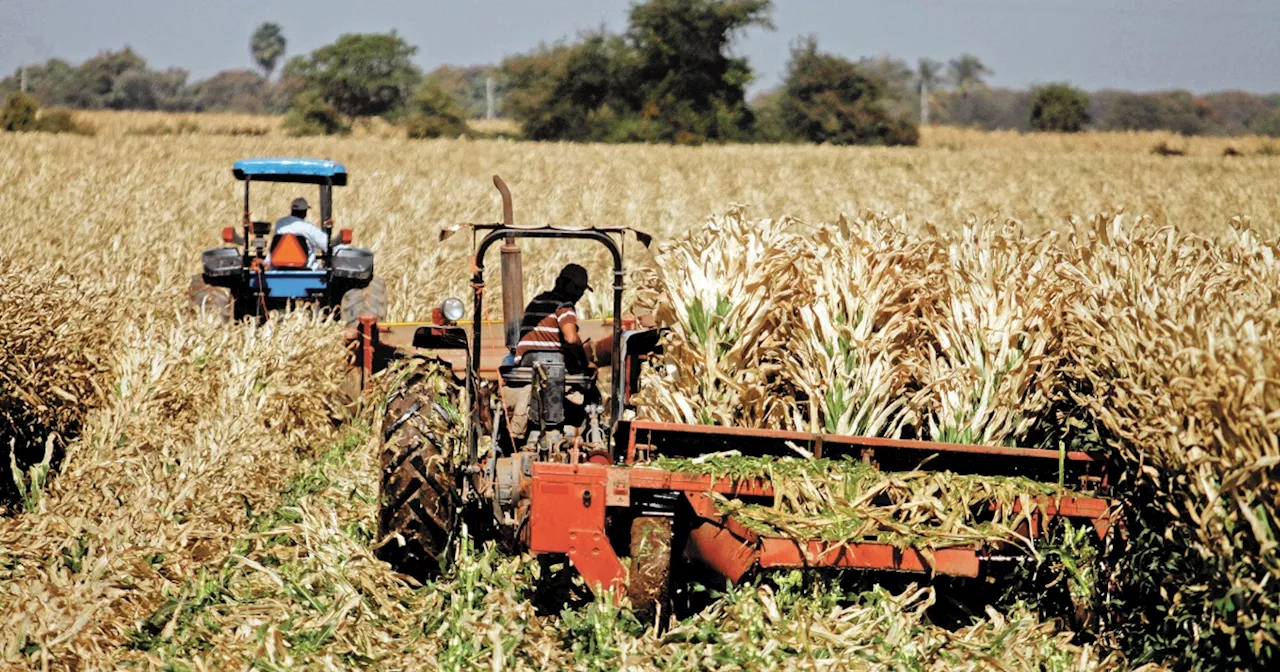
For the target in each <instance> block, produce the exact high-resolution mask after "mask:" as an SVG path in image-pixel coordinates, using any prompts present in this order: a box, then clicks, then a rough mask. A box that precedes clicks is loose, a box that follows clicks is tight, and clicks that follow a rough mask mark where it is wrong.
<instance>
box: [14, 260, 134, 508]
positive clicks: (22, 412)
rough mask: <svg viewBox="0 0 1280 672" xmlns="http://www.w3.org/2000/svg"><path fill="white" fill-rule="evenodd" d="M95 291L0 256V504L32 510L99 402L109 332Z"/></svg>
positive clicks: (61, 272) (61, 273) (54, 271)
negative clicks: (44, 486) (0, 327)
mask: <svg viewBox="0 0 1280 672" xmlns="http://www.w3.org/2000/svg"><path fill="white" fill-rule="evenodd" d="M105 298H106V297H105V296H104V295H103V293H102V292H101V291H99V290H97V289H96V288H94V287H93V286H92V285H91V284H90V283H88V282H84V281H77V280H75V279H73V278H72V277H70V276H69V275H68V274H67V272H66V271H65V269H62V268H60V267H59V266H57V265H55V266H42V267H25V266H21V265H17V264H15V263H13V261H12V260H11V259H9V258H7V257H5V256H4V255H0V324H2V325H4V327H3V329H0V444H2V445H0V453H2V457H0V506H12V505H14V504H15V503H24V504H25V505H27V506H30V505H32V504H33V503H34V502H35V501H36V500H38V498H39V492H40V489H41V487H42V486H43V484H44V482H45V481H46V479H47V475H48V474H49V472H50V470H51V469H56V468H57V464H58V462H59V461H60V459H61V457H62V453H63V451H64V450H65V448H66V445H67V441H68V440H70V439H73V438H75V436H76V435H77V434H78V433H79V432H80V429H81V424H82V422H83V421H84V417H85V414H86V412H87V411H88V410H89V409H91V408H93V407H95V406H97V405H98V404H100V403H101V401H102V398H103V396H104V387H105V385H104V382H105V380H106V377H107V373H108V371H109V368H110V358H111V356H112V354H113V345H114V344H115V343H116V341H115V338H114V335H113V329H112V327H111V326H110V325H108V324H106V323H104V322H103V321H102V320H101V319H100V316H101V315H102V308H103V307H104V305H106V304H105Z"/></svg>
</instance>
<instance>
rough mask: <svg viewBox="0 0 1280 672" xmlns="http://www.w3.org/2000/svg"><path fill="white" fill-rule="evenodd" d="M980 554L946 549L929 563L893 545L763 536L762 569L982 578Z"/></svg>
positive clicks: (761, 548) (921, 556)
mask: <svg viewBox="0 0 1280 672" xmlns="http://www.w3.org/2000/svg"><path fill="white" fill-rule="evenodd" d="M978 565H979V561H978V554H977V552H976V551H974V550H973V549H971V548H943V549H938V550H936V551H934V552H933V562H929V561H928V559H926V558H925V556H924V555H923V554H922V553H920V552H919V551H917V550H915V549H912V548H906V549H898V548H894V547H893V546H891V545H889V544H879V543H861V544H829V543H826V542H821V541H809V542H805V543H803V545H802V543H797V542H795V541H792V540H791V539H784V538H781V537H761V539H760V566H761V567H843V568H848V569H884V570H894V571H903V572H933V573H936V574H946V575H948V576H967V577H975V576H977V575H978Z"/></svg>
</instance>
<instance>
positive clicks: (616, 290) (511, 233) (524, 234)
mask: <svg viewBox="0 0 1280 672" xmlns="http://www.w3.org/2000/svg"><path fill="white" fill-rule="evenodd" d="M515 238H570V239H577V240H594V241H596V242H598V243H600V244H602V245H604V246H605V247H606V248H608V250H609V253H610V254H612V255H613V352H612V353H611V355H610V366H611V367H612V375H611V376H610V378H611V381H610V382H611V386H612V388H613V398H612V405H613V414H612V415H613V417H611V418H610V419H609V436H610V438H612V436H613V429H614V427H615V426H616V425H617V423H618V421H619V420H621V419H622V411H623V408H624V406H623V394H622V386H623V383H624V380H623V379H624V378H626V376H623V375H619V370H620V369H621V368H622V250H621V249H619V247H618V243H617V241H615V240H614V239H613V238H612V237H611V236H610V235H609V234H608V233H605V232H603V231H596V230H591V229H587V230H582V231H573V230H562V229H517V228H506V227H501V228H494V229H493V230H491V231H490V232H489V233H488V234H487V235H485V237H484V239H483V240H481V241H480V245H479V246H477V247H476V253H475V274H474V275H473V276H472V278H471V288H472V290H473V292H474V297H475V303H474V306H473V308H472V310H473V312H472V320H471V332H472V333H471V357H470V358H469V359H470V361H469V362H468V363H467V394H468V395H469V396H470V402H469V405H470V406H471V409H472V410H471V412H472V415H473V417H472V418H471V422H470V423H468V425H469V426H468V429H467V447H468V449H469V451H470V453H471V461H472V463H473V464H474V463H475V461H476V460H477V459H479V447H480V444H479V441H480V436H479V434H477V432H476V428H477V427H478V426H479V418H478V417H475V416H476V414H478V413H479V409H480V406H479V404H477V403H476V401H475V400H476V398H477V392H478V391H477V381H479V379H480V373H479V371H478V370H477V367H478V366H479V362H480V338H481V333H480V330H481V328H482V324H481V322H482V320H481V319H480V315H482V314H483V313H484V287H485V283H484V255H485V253H486V252H488V251H489V248H490V247H492V246H493V245H494V244H495V243H497V242H498V241H502V240H513V239H515ZM609 443H610V445H611V446H612V445H613V442H612V441H610V442H609Z"/></svg>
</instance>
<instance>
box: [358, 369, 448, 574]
mask: <svg viewBox="0 0 1280 672" xmlns="http://www.w3.org/2000/svg"><path fill="white" fill-rule="evenodd" d="M438 406H439V405H438V404H434V403H432V401H431V399H430V398H429V397H427V396H420V395H417V394H406V395H401V396H399V397H397V398H395V399H393V400H392V401H391V403H390V404H388V405H387V414H386V418H385V420H384V421H383V426H382V431H383V437H384V442H383V450H382V455H381V463H382V489H381V496H380V498H379V505H380V508H381V511H380V513H379V516H378V547H377V553H378V556H379V557H380V558H382V559H383V560H386V561H387V562H389V563H391V565H392V566H393V567H395V568H396V570H397V571H400V572H403V573H405V574H409V575H411V576H414V577H417V578H425V577H428V576H433V575H436V574H438V573H439V572H440V571H441V569H442V568H443V567H444V565H445V564H446V561H447V559H448V554H449V548H450V541H451V538H452V536H453V534H454V532H455V529H456V526H457V510H458V495H457V492H456V489H455V484H454V479H453V473H452V469H450V465H449V456H448V454H447V453H446V452H445V447H444V444H445V442H446V441H447V440H448V439H447V438H446V437H444V436H442V435H441V434H440V433H439V432H438V431H437V429H433V428H432V426H431V425H432V424H433V423H432V421H433V420H435V418H430V417H428V414H432V413H439V412H440V411H439V410H438ZM442 420H444V421H446V422H447V421H448V419H442ZM436 424H438V423H436Z"/></svg>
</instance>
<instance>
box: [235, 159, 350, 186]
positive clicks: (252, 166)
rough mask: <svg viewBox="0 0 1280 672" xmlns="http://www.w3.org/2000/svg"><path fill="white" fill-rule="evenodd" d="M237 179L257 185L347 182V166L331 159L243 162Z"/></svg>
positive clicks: (236, 169) (236, 168) (341, 184)
mask: <svg viewBox="0 0 1280 672" xmlns="http://www.w3.org/2000/svg"><path fill="white" fill-rule="evenodd" d="M231 172H232V173H233V174H234V175H235V176H236V179H237V180H244V179H251V180H253V181H254V182H300V183H303V184H332V185H334V186H336V187H341V186H344V185H345V184H346V183H347V167H346V166H344V165H342V164H341V163H337V162H336V161H330V160H328V159H241V160H240V161H236V165H235V167H234V168H233V169H232V171H231Z"/></svg>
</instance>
